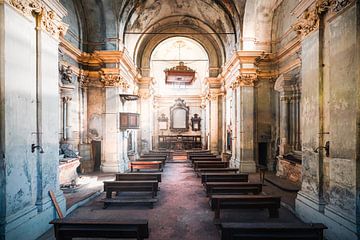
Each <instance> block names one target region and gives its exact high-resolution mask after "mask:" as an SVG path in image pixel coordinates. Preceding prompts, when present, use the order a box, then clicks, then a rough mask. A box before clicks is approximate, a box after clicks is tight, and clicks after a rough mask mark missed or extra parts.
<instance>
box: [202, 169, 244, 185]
mask: <svg viewBox="0 0 360 240" xmlns="http://www.w3.org/2000/svg"><path fill="white" fill-rule="evenodd" d="M247 181H249V174H247V173H209V172H208V173H202V174H201V183H202V184H205V183H208V182H247Z"/></svg>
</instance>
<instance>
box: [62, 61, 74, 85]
mask: <svg viewBox="0 0 360 240" xmlns="http://www.w3.org/2000/svg"><path fill="white" fill-rule="evenodd" d="M59 72H60V80H61V83H63V84H72V83H73V82H72V74H73V70H72V69H71V66H70V65H69V66H65V65H60V69H59Z"/></svg>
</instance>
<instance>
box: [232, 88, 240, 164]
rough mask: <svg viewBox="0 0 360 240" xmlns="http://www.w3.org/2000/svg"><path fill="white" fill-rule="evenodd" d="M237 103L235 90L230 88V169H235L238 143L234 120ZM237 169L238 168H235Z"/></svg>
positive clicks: (235, 121)
mask: <svg viewBox="0 0 360 240" xmlns="http://www.w3.org/2000/svg"><path fill="white" fill-rule="evenodd" d="M236 106H237V103H236V89H235V88H234V87H232V103H231V128H232V136H231V137H232V140H231V141H232V142H231V164H232V167H235V162H236V159H237V158H238V155H237V151H236V144H237V141H238V136H237V132H236V129H237V124H236V123H237V120H236V111H237V108H236ZM237 167H238V166H237Z"/></svg>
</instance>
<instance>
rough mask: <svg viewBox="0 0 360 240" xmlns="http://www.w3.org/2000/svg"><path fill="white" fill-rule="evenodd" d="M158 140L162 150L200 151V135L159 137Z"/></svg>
mask: <svg viewBox="0 0 360 240" xmlns="http://www.w3.org/2000/svg"><path fill="white" fill-rule="evenodd" d="M158 140H159V149H162V150H165V149H166V150H191V149H202V142H201V136H200V135H159V139H158Z"/></svg>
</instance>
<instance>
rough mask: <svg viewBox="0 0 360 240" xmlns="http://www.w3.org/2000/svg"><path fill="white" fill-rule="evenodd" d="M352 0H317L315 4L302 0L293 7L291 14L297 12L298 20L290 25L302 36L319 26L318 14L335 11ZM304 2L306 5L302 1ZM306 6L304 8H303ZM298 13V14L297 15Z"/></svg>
mask: <svg viewBox="0 0 360 240" xmlns="http://www.w3.org/2000/svg"><path fill="white" fill-rule="evenodd" d="M352 1H354V0H317V1H316V2H315V4H313V2H311V1H308V0H307V1H302V2H300V4H299V5H298V6H297V7H296V8H295V10H294V12H293V14H297V15H298V16H297V17H298V21H297V23H295V24H294V25H293V26H292V29H293V30H294V31H296V32H297V33H298V34H299V35H301V36H302V37H306V36H307V35H308V34H309V33H311V32H313V31H315V30H316V29H318V28H319V23H320V16H321V15H322V14H325V13H327V12H328V11H329V10H331V11H332V12H334V13H337V12H339V11H341V10H342V9H344V8H345V7H347V6H348V5H349V4H350V3H351V2H352ZM303 2H306V5H305V4H304V3H303ZM310 4H312V5H310ZM305 6H306V9H305V10H304V8H305ZM299 14H300V15H299Z"/></svg>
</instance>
